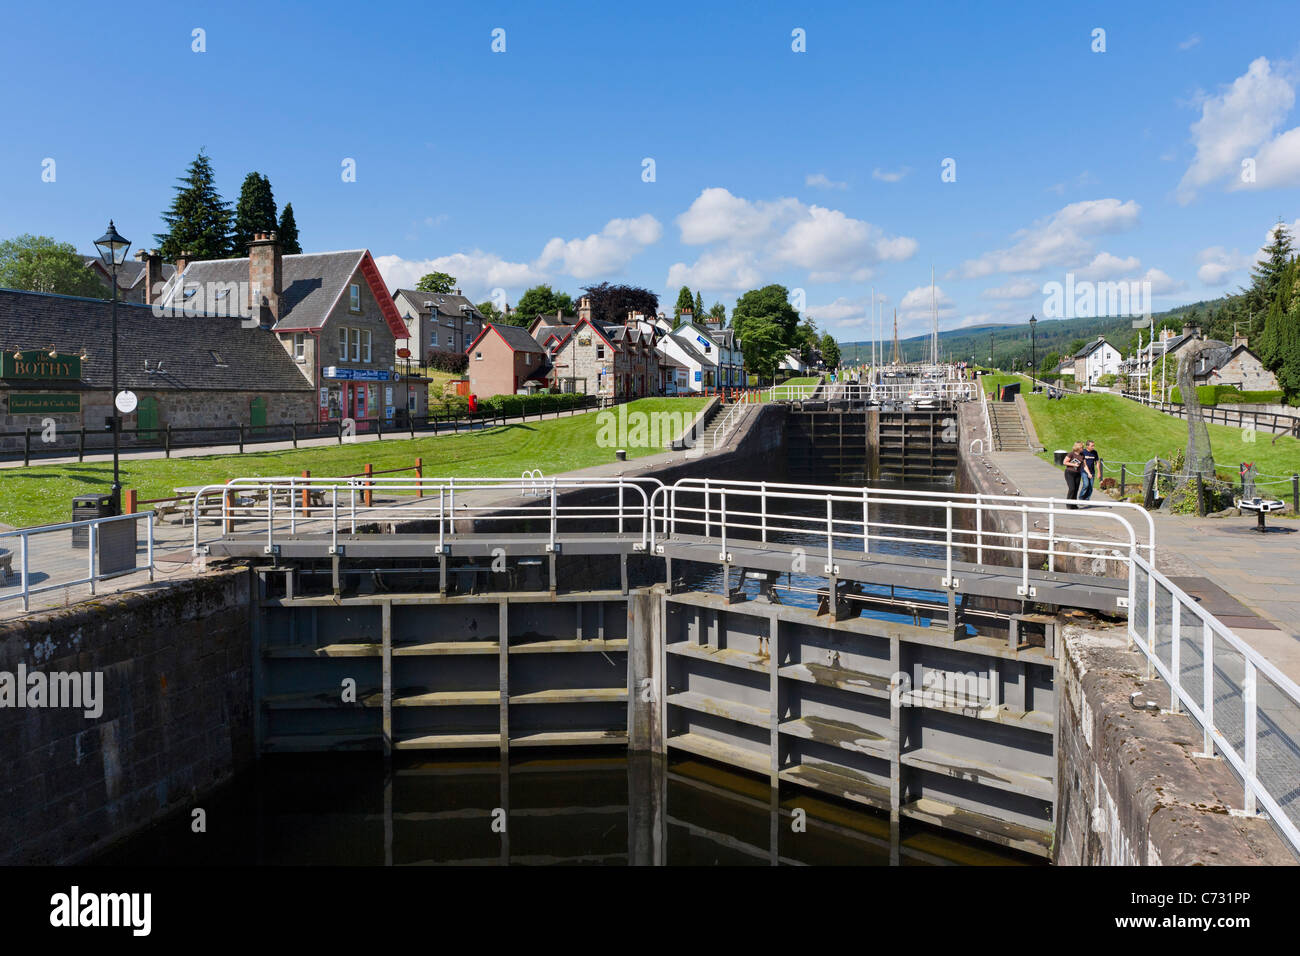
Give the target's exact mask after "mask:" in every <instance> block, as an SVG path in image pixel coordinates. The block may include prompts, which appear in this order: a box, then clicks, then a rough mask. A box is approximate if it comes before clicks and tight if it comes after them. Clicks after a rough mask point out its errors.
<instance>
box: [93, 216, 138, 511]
mask: <svg viewBox="0 0 1300 956" xmlns="http://www.w3.org/2000/svg"><path fill="white" fill-rule="evenodd" d="M95 248H96V249H98V250H99V257H100V259H102V260H103V262H104V265H106V266H108V267H109V271H110V273H111V274H112V277H113V394H112V396H111V398H110V401H112V403H113V406H112V408H111V409H110V416H111V419H110V420H111V421H112V423H113V489H112V492H111V497H112V509H113V514H115V515H120V514H121V513H122V479H121V475H120V473H119V471H118V451H119V441H120V436H121V434H122V418H121V412H119V411H118V409H117V267H118V266H120V265H121V264H122V263H123V262H125V261H126V253H127V250H128V249H130V248H131V241H130V240H129V239H124V238H122V237H121V236H120V235H118V233H117V229H115V228H114V227H113V220H111V219H110V220H109V221H108V232H106V233H104V234H103V235H102V236H100V237H99V238H98V239H96V240H95Z"/></svg>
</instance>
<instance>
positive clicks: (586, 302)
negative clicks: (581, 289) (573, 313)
mask: <svg viewBox="0 0 1300 956" xmlns="http://www.w3.org/2000/svg"><path fill="white" fill-rule="evenodd" d="M578 319H579V321H581V320H582V319H586V320H587V321H588V322H590V321H591V296H588V295H584V296H583V297H582V298H581V299H579V300H578Z"/></svg>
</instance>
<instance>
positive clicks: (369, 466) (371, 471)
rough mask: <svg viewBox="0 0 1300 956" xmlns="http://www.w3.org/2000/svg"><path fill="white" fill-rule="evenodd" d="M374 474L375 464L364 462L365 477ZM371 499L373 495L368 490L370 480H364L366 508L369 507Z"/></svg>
mask: <svg viewBox="0 0 1300 956" xmlns="http://www.w3.org/2000/svg"><path fill="white" fill-rule="evenodd" d="M374 474H375V466H374V465H372V464H370V462H366V478H371V477H373V476H374ZM373 500H374V499H373V497H372V495H371V491H370V482H369V481H367V482H366V494H365V502H366V507H367V508H369V507H370V503H371V502H372V501H373Z"/></svg>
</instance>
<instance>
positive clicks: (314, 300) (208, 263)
mask: <svg viewBox="0 0 1300 956" xmlns="http://www.w3.org/2000/svg"><path fill="white" fill-rule="evenodd" d="M365 255H366V250H364V249H348V250H345V251H343V252H309V253H303V254H302V255H296V256H284V257H282V259H281V265H280V269H281V273H280V275H281V284H282V289H281V292H280V319H279V321H278V322H276V324H275V328H276V329H277V330H280V329H318V328H320V327H321V326H322V325H324V324H325V319H326V317H327V316H328V315H329V313H330V310H331V309H332V308H333V307H334V304H335V303H336V302H338V301H339V297H340V296H342V295H343V294H344V292H345V287H346V286H347V284H348V282H349V280H350V279H351V278H352V276H353V275H355V274H356V271H357V269H358V268H359V267H360V266H361V260H362V259H363V258H364V257H365ZM228 282H248V257H247V256H245V257H244V258H242V259H205V260H202V261H200V262H191V263H189V264H188V265H187V266H186V267H185V272H184V273H182V274H181V276H180V277H179V278H177V277H173V279H172V281H170V282H169V283H168V285H167V288H166V289H164V290H163V295H162V298H161V299H160V303H161V304H162V305H164V306H174V307H175V308H177V309H179V308H181V306H182V305H183V304H184V299H183V298H182V296H181V292H180V290H181V288H182V286H184V288H192V287H195V286H197V285H200V284H205V283H228ZM385 294H387V290H385Z"/></svg>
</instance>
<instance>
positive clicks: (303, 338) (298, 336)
mask: <svg viewBox="0 0 1300 956" xmlns="http://www.w3.org/2000/svg"><path fill="white" fill-rule="evenodd" d="M293 357H294V360H295V361H298V362H305V361H307V335H306V334H305V333H303V332H295V333H293Z"/></svg>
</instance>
